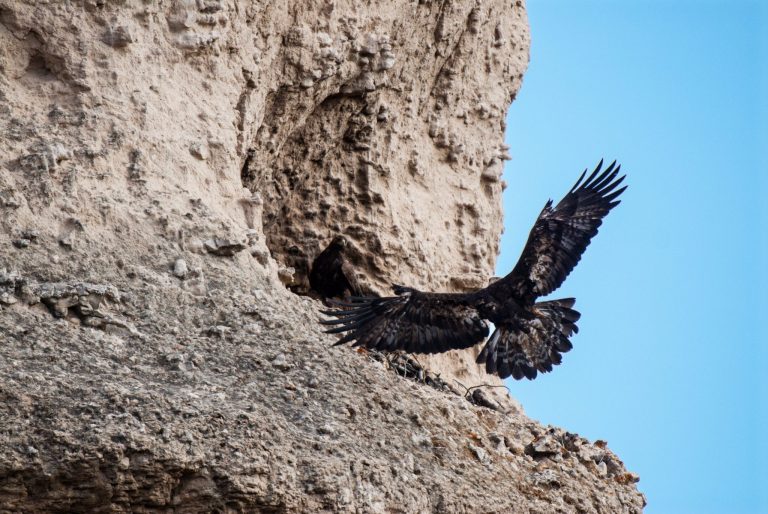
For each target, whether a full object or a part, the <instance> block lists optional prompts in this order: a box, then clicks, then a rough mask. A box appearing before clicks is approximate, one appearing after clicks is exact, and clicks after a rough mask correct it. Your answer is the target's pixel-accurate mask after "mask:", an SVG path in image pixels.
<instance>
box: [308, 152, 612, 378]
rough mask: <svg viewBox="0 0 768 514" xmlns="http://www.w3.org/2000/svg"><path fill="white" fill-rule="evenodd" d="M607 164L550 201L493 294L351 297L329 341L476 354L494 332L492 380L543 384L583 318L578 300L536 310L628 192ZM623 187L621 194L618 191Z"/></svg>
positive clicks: (406, 292) (487, 356)
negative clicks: (472, 351) (476, 348)
mask: <svg viewBox="0 0 768 514" xmlns="http://www.w3.org/2000/svg"><path fill="white" fill-rule="evenodd" d="M602 166H603V161H602V160H601V161H600V163H599V164H598V165H597V167H596V168H595V170H594V171H593V172H592V173H591V174H590V175H589V176H588V177H587V178H586V180H585V179H584V178H585V176H586V174H587V170H584V173H582V175H581V177H580V178H579V180H578V181H577V182H576V184H575V185H574V186H573V188H571V190H570V191H569V192H568V194H566V195H565V197H564V198H563V199H562V200H560V202H559V203H558V204H557V205H555V206H554V207H553V206H552V200H550V201H548V202H547V204H546V205H545V206H544V209H542V211H541V214H539V217H538V219H537V220H536V223H534V225H533V228H532V229H531V232H530V234H529V236H528V241H527V242H526V244H525V248H524V249H523V253H522V255H521V256H520V259H519V260H518V262H517V264H516V265H515V267H514V269H513V270H512V271H511V272H510V273H509V274H508V275H507V276H505V277H503V278H501V279H499V280H497V281H495V282H493V283H492V284H490V285H489V286H488V287H485V288H483V289H479V290H477V291H474V292H471V293H427V292H422V291H418V290H416V289H413V288H410V287H405V286H400V285H395V286H394V287H393V289H394V292H395V294H396V296H390V297H381V298H374V297H351V298H349V299H347V300H346V301H334V302H333V304H334V305H335V306H337V308H336V309H331V310H325V311H322V312H323V313H324V314H326V315H329V316H333V317H334V318H335V319H330V320H323V321H321V323H323V324H324V325H330V326H331V328H330V329H329V330H327V332H328V333H331V334H339V333H343V332H346V334H345V335H343V336H342V337H341V338H340V339H339V340H338V342H337V343H336V344H343V343H349V342H352V341H354V345H353V346H363V347H365V348H368V349H372V350H379V351H394V350H403V351H406V352H411V353H438V352H445V351H448V350H458V349H464V348H470V347H472V346H475V345H477V344H479V343H481V342H483V341H484V340H485V339H486V337H487V336H488V332H489V327H488V323H487V322H488V321H490V322H492V323H493V324H494V327H495V330H494V332H493V334H492V335H491V337H490V338H489V339H488V340H487V342H486V343H485V346H484V347H483V349H482V351H481V352H480V354H479V355H478V357H477V362H478V363H479V364H482V363H485V369H486V371H487V372H488V373H492V374H496V375H498V376H499V377H501V378H506V377H508V376H510V375H511V376H512V377H513V378H515V379H517V380H519V379H521V378H523V377H525V378H528V379H530V380H532V379H534V378H536V375H537V373H538V372H542V373H545V372H548V371H552V366H554V365H557V364H560V362H561V361H562V354H563V353H565V352H567V351H569V350H570V349H571V348H573V345H572V344H571V342H570V341H569V337H570V336H571V335H572V334H573V333H575V332H578V328H577V327H576V321H578V319H579V317H580V314H579V313H578V312H577V311H576V310H574V309H573V305H574V303H575V299H574V298H563V299H560V300H549V301H541V302H537V301H536V300H537V299H538V298H539V297H542V296H546V295H548V294H550V293H551V292H552V291H554V290H555V289H557V288H558V287H560V285H561V284H562V283H563V281H564V280H565V278H566V277H567V276H568V274H569V273H570V272H571V270H573V268H574V267H575V266H576V264H577V263H578V262H579V259H581V254H582V253H584V250H585V249H586V248H587V246H588V245H589V242H590V240H591V239H592V238H593V237H594V236H595V235H596V234H597V229H598V227H600V225H601V224H602V221H603V218H604V217H605V216H606V215H607V214H608V213H609V212H610V210H611V209H613V208H614V207H616V206H617V205H618V204H619V203H620V201H619V200H617V198H618V197H619V195H621V193H622V192H623V191H624V190H625V189H626V186H624V187H621V188H618V186H619V185H620V184H621V182H622V181H623V180H624V176H621V177H619V178H617V176H618V174H619V169H620V167H621V166H617V165H616V161H614V162H613V163H612V164H611V165H610V166H608V167H607V168H606V169H605V170H604V171H602V172H601V169H602ZM617 188H618V189H617Z"/></svg>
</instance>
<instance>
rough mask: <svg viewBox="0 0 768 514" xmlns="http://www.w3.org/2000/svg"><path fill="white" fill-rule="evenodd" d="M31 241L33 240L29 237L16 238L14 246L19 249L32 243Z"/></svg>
mask: <svg viewBox="0 0 768 514" xmlns="http://www.w3.org/2000/svg"><path fill="white" fill-rule="evenodd" d="M31 242H32V241H30V240H29V239H14V240H13V246H15V247H16V248H19V249H21V248H26V247H28V246H29V245H30V243H31Z"/></svg>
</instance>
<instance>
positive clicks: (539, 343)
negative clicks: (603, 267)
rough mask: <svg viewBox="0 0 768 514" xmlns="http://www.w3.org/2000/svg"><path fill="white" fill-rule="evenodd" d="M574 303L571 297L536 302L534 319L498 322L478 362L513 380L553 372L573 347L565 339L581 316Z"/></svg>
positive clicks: (573, 329)
mask: <svg viewBox="0 0 768 514" xmlns="http://www.w3.org/2000/svg"><path fill="white" fill-rule="evenodd" d="M575 302H576V300H575V299H574V298H563V299H561V300H551V301H548V302H539V303H537V304H535V305H534V306H533V307H532V309H531V312H532V314H533V315H534V318H533V319H531V320H521V321H519V322H516V323H500V324H498V325H497V326H496V330H495V331H494V332H493V334H492V335H491V337H490V338H489V339H488V342H487V343H486V344H485V347H484V348H483V350H482V351H481V352H480V355H478V356H477V362H478V364H482V363H485V369H486V371H487V372H488V373H496V374H498V375H499V376H500V377H501V378H506V377H508V376H510V375H511V376H512V377H513V378H514V379H515V380H520V379H521V378H523V377H525V378H527V379H529V380H533V379H534V378H536V375H537V373H538V372H542V373H546V372H548V371H552V366H555V365H557V364H560V362H561V361H562V355H561V354H562V353H565V352H567V351H569V350H570V349H571V348H573V345H572V344H571V342H570V341H569V339H568V338H569V337H570V336H571V335H572V334H574V333H576V332H578V327H577V326H576V322H577V321H578V320H579V317H580V316H581V315H580V314H579V313H578V311H576V310H574V309H573V305H574V303H575Z"/></svg>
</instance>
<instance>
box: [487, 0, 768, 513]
mask: <svg viewBox="0 0 768 514" xmlns="http://www.w3.org/2000/svg"><path fill="white" fill-rule="evenodd" d="M527 8H528V13H529V17H530V24H531V32H532V49H531V63H530V67H529V69H528V72H527V74H526V75H525V79H524V83H523V87H522V90H521V92H520V94H519V95H518V97H517V100H516V101H515V102H514V103H513V105H512V107H511V108H510V112H509V118H508V128H507V142H508V144H509V145H510V146H511V154H512V156H513V159H512V161H510V162H508V163H507V166H506V168H505V172H504V178H505V179H506V181H507V182H508V184H509V187H508V188H507V190H506V192H505V196H504V205H505V219H506V222H505V234H504V236H503V239H502V251H501V257H500V260H499V265H498V270H497V271H498V273H499V274H505V273H507V272H508V271H509V270H510V268H511V267H512V265H513V264H514V262H515V261H516V260H517V257H518V256H519V253H520V250H521V248H522V246H523V243H524V241H525V239H526V237H527V234H528V231H529V229H530V227H531V225H532V224H533V221H534V219H535V218H536V216H537V215H538V213H539V211H540V210H541V208H542V207H543V205H544V202H545V201H546V200H547V198H550V197H553V198H554V199H555V200H557V199H559V198H560V197H561V196H562V195H563V194H564V193H565V192H567V191H568V189H570V187H571V185H572V184H573V182H574V181H575V180H576V178H578V175H579V174H580V173H581V171H582V170H583V169H584V168H586V167H588V166H590V167H591V166H594V164H596V163H597V161H598V160H599V159H600V158H601V157H605V158H606V159H608V160H612V159H614V158H615V159H618V160H619V161H620V162H621V163H622V170H624V171H625V172H626V173H627V174H628V177H627V182H628V183H629V189H628V190H627V192H626V193H625V194H624V196H623V202H622V204H621V205H620V206H619V207H617V208H616V210H614V211H613V212H611V214H610V215H609V216H608V218H607V220H606V222H605V223H604V224H603V226H602V228H601V229H600V234H599V235H598V236H597V238H596V239H595V240H594V241H593V242H592V244H591V245H590V247H589V248H588V249H587V252H586V254H585V256H584V258H583V259H582V261H581V263H580V264H579V265H578V266H577V268H576V270H575V271H574V272H573V273H572V274H571V276H570V277H569V278H568V280H567V281H566V282H565V284H564V285H563V287H561V288H560V289H559V290H558V291H556V292H555V293H554V294H553V295H552V297H553V298H558V297H567V296H575V297H576V299H577V301H576V308H577V309H578V310H579V311H581V313H582V318H581V321H580V322H579V326H580V328H581V330H580V333H579V334H578V335H576V336H575V337H574V339H573V343H574V349H573V350H572V351H571V352H570V353H568V354H566V355H565V356H564V360H563V364H562V365H561V366H559V367H557V368H555V370H554V372H553V373H550V374H546V375H540V376H539V378H537V379H536V380H535V381H533V382H527V381H525V382H515V381H512V380H510V381H509V382H508V385H509V386H510V388H511V391H512V394H513V395H514V396H515V397H517V398H518V399H520V400H521V402H522V403H523V406H524V408H525V409H526V411H527V413H528V414H529V415H530V416H531V417H533V418H535V419H538V420H540V421H542V422H543V423H545V424H547V423H549V424H553V425H559V426H562V427H566V428H567V429H569V430H571V431H575V432H577V433H579V434H581V435H583V436H585V437H588V438H591V439H597V438H600V439H605V440H607V441H608V443H609V446H610V448H611V449H613V450H614V451H615V452H616V453H618V455H619V456H620V457H622V459H623V460H624V462H625V464H626V465H627V467H628V468H629V470H631V471H634V472H636V473H638V474H639V475H640V477H641V481H640V483H639V488H640V490H641V491H642V492H644V493H645V494H646V496H647V498H648V507H647V510H646V512H648V513H651V514H659V513H674V514H677V513H696V514H700V513H727V514H730V513H760V512H762V513H768V444H767V443H766V440H767V439H768V406H767V403H768V373H766V366H768V350H767V348H768V330H767V329H766V324H768V278H767V276H768V273H767V272H766V267H767V266H768V177H767V176H768V159H767V158H766V153H767V152H768V108H767V105H768V1H725V0H723V1H719V2H718V1H697V2H691V1H668V2H662V1H655V2H641V1H601V2H596V1H578V2H575V1H573V0H561V1H554V0H552V1H544V0H528V2H527Z"/></svg>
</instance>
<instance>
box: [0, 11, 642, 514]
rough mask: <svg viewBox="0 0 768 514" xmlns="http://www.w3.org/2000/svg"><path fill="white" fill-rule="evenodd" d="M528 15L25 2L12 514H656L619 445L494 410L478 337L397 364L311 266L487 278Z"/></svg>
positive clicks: (11, 129)
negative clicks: (346, 262)
mask: <svg viewBox="0 0 768 514" xmlns="http://www.w3.org/2000/svg"><path fill="white" fill-rule="evenodd" d="M527 30H528V29H527V24H526V18H525V11H524V6H523V4H522V2H510V1H501V0H498V1H485V2H473V1H455V2H451V1H446V2H429V1H423V2H422V1H419V2H417V1H400V2H398V1H390V2H377V3H372V4H365V5H361V4H360V3H359V2H343V1H333V0H328V1H287V0H286V1H283V2H258V1H253V2H236V1H213V0H211V1H203V0H198V1H196V2H195V1H181V0H180V1H174V2H141V1H124V2H119V3H111V2H101V1H96V0H91V1H84V2H76V3H75V2H38V3H36V4H35V5H25V4H22V3H18V2H10V1H2V0H0V130H1V131H2V137H0V340H1V341H2V343H1V344H0V396H1V397H2V402H0V411H1V412H2V418H1V419H0V484H2V485H1V486H0V506H1V507H2V508H4V509H8V510H12V511H28V512H38V511H73V510H75V511H77V510H94V511H116V512H117V511H125V512H127V511H147V512H148V511H170V510H174V511H178V512H198V511H210V510H219V511H254V510H263V511H270V512H288V511H305V512H308V511H313V512H316V511H349V512H353V511H362V512H369V511H370V512H391V511H396V512H418V511H421V512H428V511H457V512H458V511H466V512H477V511H489V512H492V511H495V512H508V511H510V510H513V511H514V510H528V509H534V510H537V511H542V512H550V511H551V512H555V511H558V510H582V511H588V512H618V511H638V510H640V509H641V507H642V504H643V498H642V496H641V495H640V494H639V493H638V492H637V490H636V488H635V486H634V482H635V481H636V477H635V476H634V475H632V474H631V473H628V472H627V471H626V470H625V469H624V467H623V465H622V464H621V462H620V461H619V460H618V459H617V458H616V457H615V456H614V455H613V454H612V453H610V451H609V450H607V449H606V448H605V446H604V445H603V444H592V443H589V442H588V441H585V440H583V439H581V438H579V437H578V436H575V435H572V434H567V433H565V432H563V431H561V430H559V429H547V428H544V427H541V426H539V425H538V424H536V423H534V422H532V421H530V420H528V419H527V418H525V416H524V415H522V414H521V413H520V412H519V409H517V408H516V406H515V403H514V402H513V401H512V400H511V399H508V398H502V396H503V395H498V394H497V395H496V404H495V405H494V407H495V408H494V409H488V408H484V407H479V406H476V405H474V404H472V403H471V402H469V401H467V399H465V397H464V396H463V395H462V394H461V393H463V390H462V389H461V386H457V385H456V384H455V383H454V382H453V379H454V378H458V379H459V380H460V381H461V382H462V384H464V385H465V386H471V385H474V384H477V383H479V382H488V383H492V384H498V382H493V381H492V380H490V379H489V378H488V377H486V376H484V375H483V374H482V373H481V372H480V371H479V370H478V369H477V367H476V366H475V365H474V364H473V363H472V355H471V354H464V355H462V354H458V353H457V354H452V355H448V356H442V357H439V358H436V359H433V360H429V361H427V360H424V361H423V362H424V363H425V364H426V365H427V366H428V367H430V368H431V370H432V371H433V372H434V373H440V376H441V378H442V379H444V381H445V382H446V383H447V384H448V386H446V387H441V388H438V389H435V388H434V387H430V386H429V385H426V384H424V383H420V382H414V381H411V380H408V379H405V378H402V377H399V376H397V375H396V374H394V373H393V372H392V370H391V369H390V368H389V366H388V365H386V363H382V362H381V361H380V360H376V359H374V358H372V357H373V356H371V355H365V354H359V353H356V352H353V351H350V350H349V349H347V348H332V347H330V343H331V342H332V341H333V339H332V338H331V337H329V336H325V335H323V334H322V333H321V332H320V330H319V328H318V326H317V325H316V323H315V320H316V318H317V314H316V310H317V308H318V307H319V304H318V303H317V302H316V301H314V300H311V299H309V298H306V297H301V296H297V295H295V294H292V293H291V292H289V291H288V290H287V289H286V287H285V284H288V285H289V286H291V287H292V289H293V290H295V291H298V292H301V291H303V290H304V289H305V288H306V273H307V265H308V262H311V259H312V258H313V257H314V255H316V254H317V253H318V252H319V251H320V250H322V248H323V247H324V246H325V245H326V244H327V243H328V241H329V240H330V239H331V238H332V237H333V236H334V235H336V234H339V233H342V234H345V235H347V237H348V239H349V240H351V242H352V246H353V251H352V260H353V261H354V263H355V264H356V266H357V269H358V272H359V275H360V277H359V278H360V279H361V281H362V282H363V283H364V284H366V286H367V287H368V288H370V289H372V290H375V291H380V292H383V291H384V290H385V289H386V288H387V287H388V284H389V283H390V282H392V281H396V282H402V283H407V284H410V285H414V286H417V287H428V288H431V289H442V290H461V289H466V288H469V287H476V286H479V285H483V284H484V283H485V282H486V280H487V277H488V276H490V275H491V272H492V270H493V263H494V258H495V256H496V253H497V250H498V236H499V233H500V231H501V210H500V194H501V190H502V187H503V184H502V182H501V180H500V175H501V168H502V162H503V160H504V159H506V158H508V157H507V154H506V149H505V148H504V147H503V145H502V135H503V124H504V121H503V120H504V115H505V111H506V109H507V107H508V105H509V103H510V101H511V100H512V99H513V97H514V95H515V93H516V92H517V90H518V88H519V87H520V83H521V78H522V73H523V71H524V69H525V66H526V63H527V52H528V32H527ZM420 360H422V359H420ZM433 385H434V384H433ZM451 389H453V391H452V390H451ZM456 392H458V393H460V394H455V393H456ZM497 392H498V391H497ZM489 394H490V391H489ZM468 397H470V398H472V396H471V395H468ZM481 403H482V402H481Z"/></svg>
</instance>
